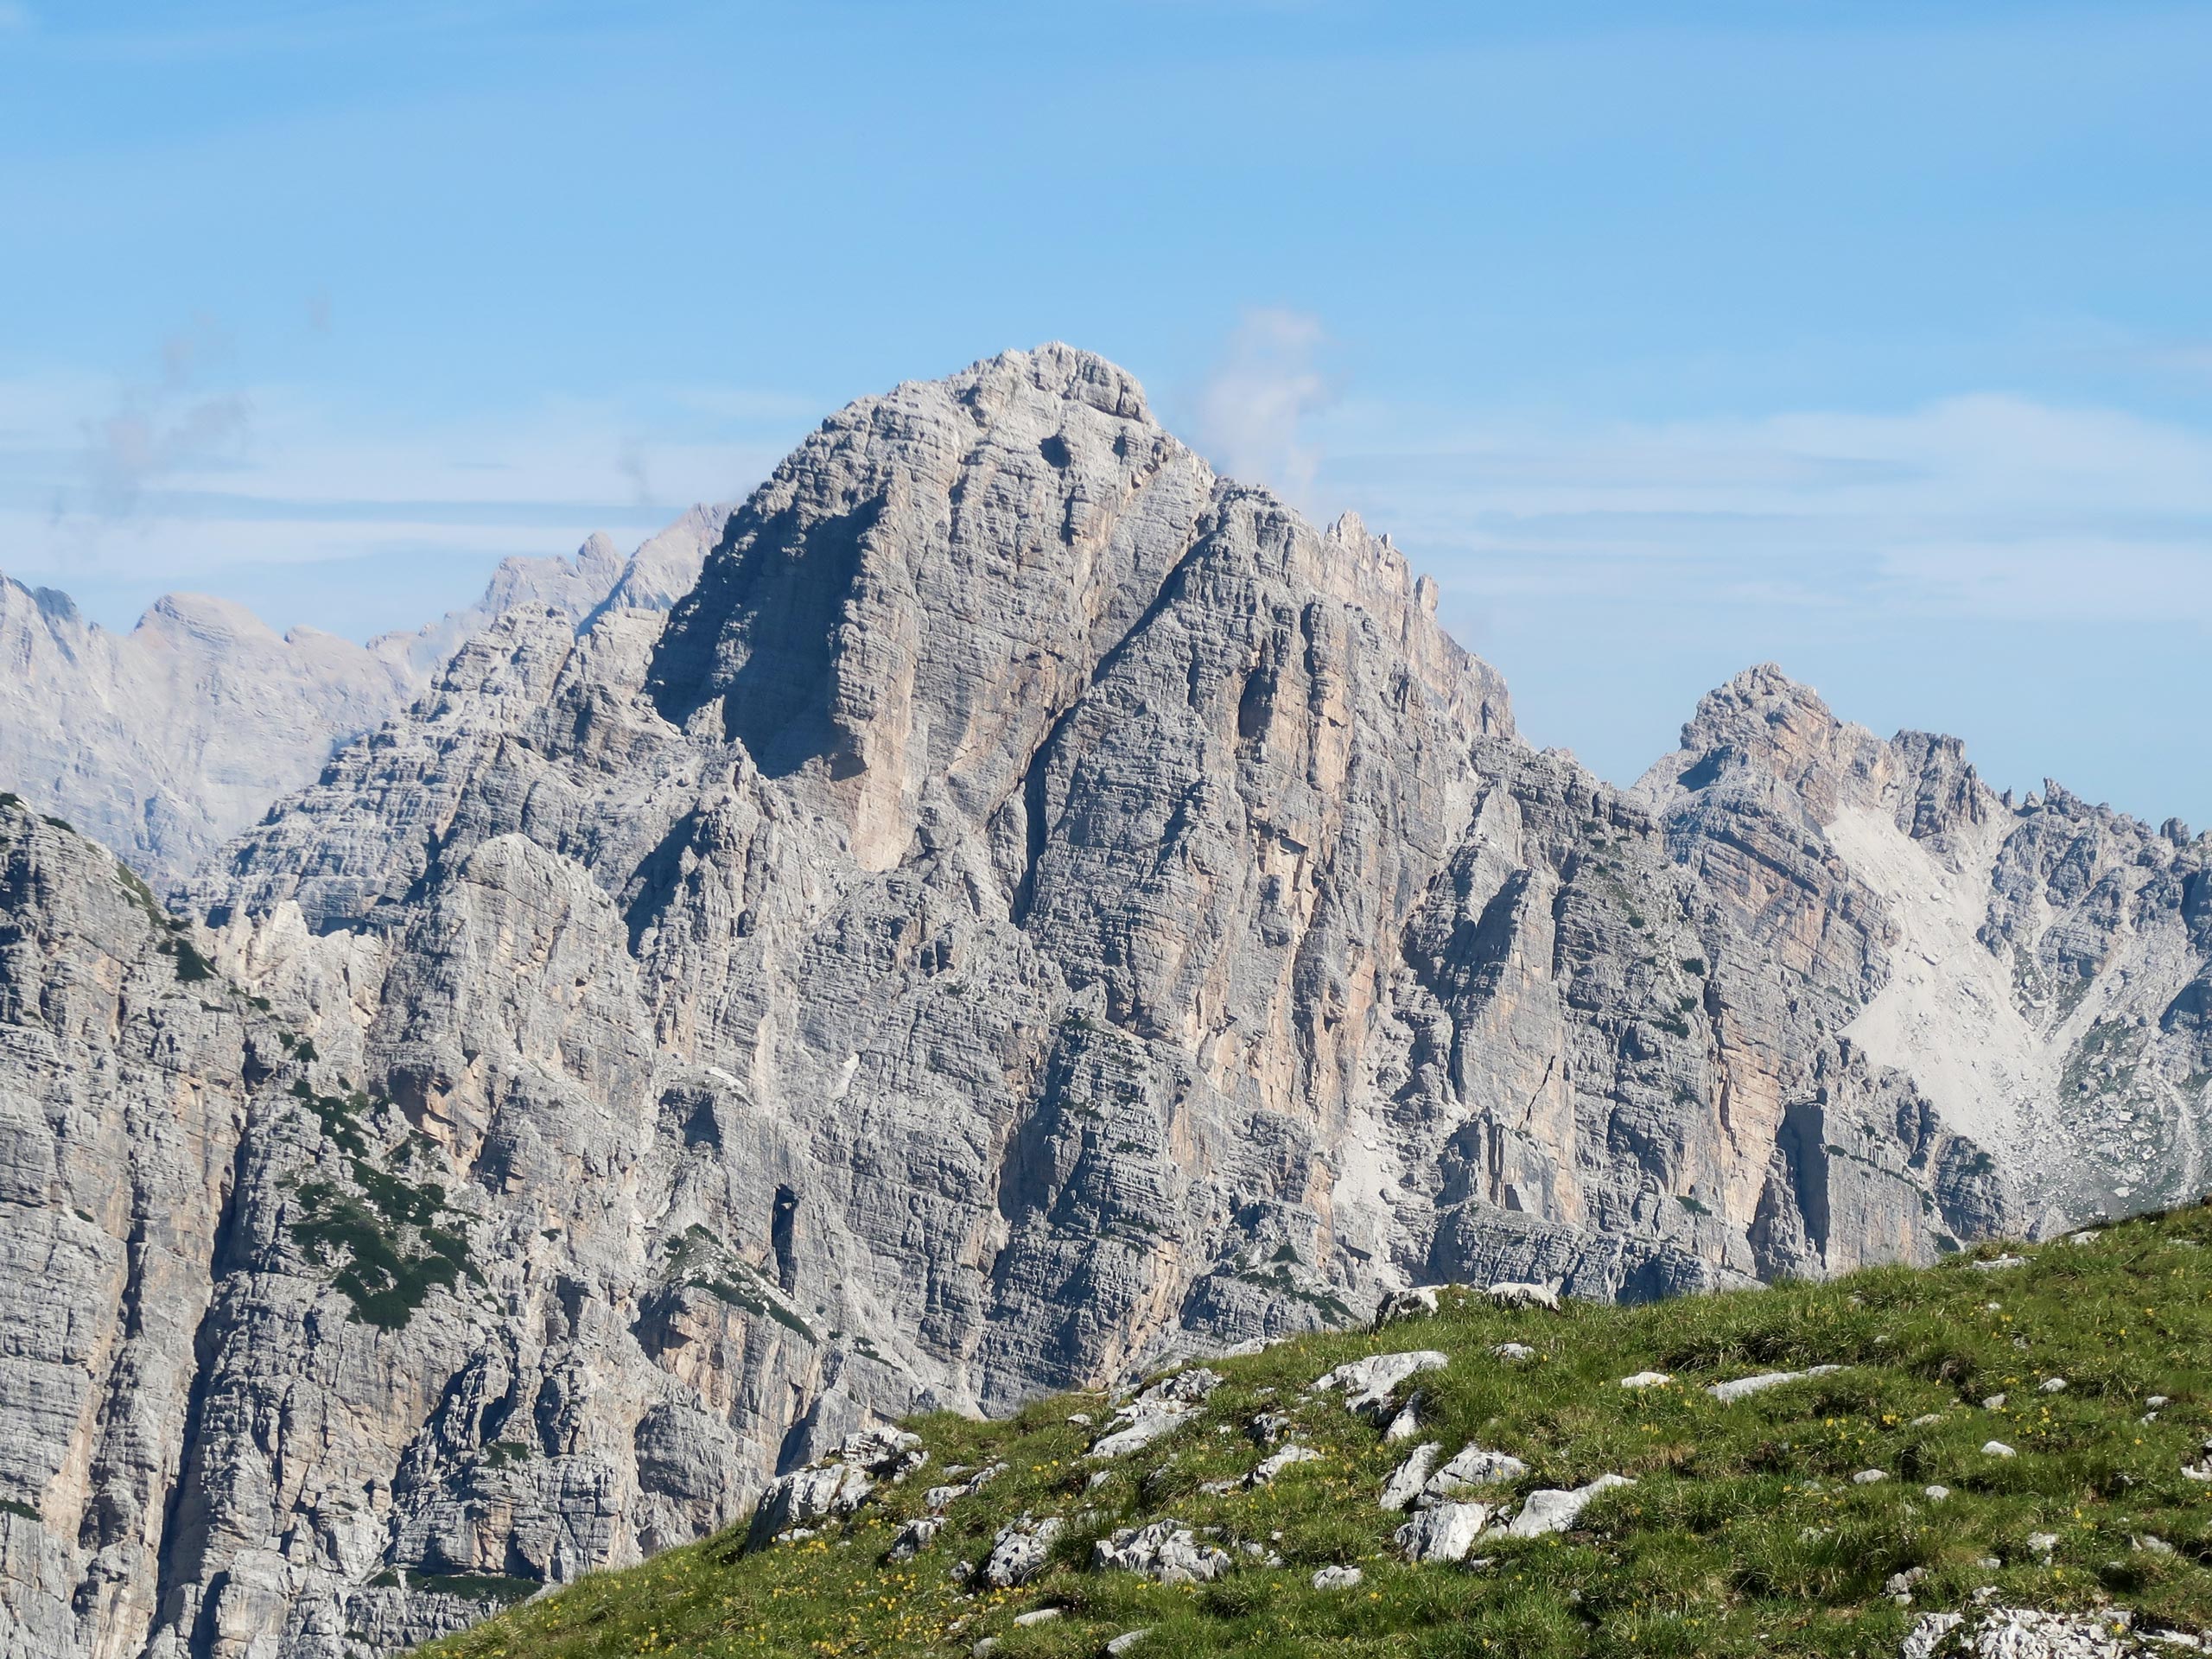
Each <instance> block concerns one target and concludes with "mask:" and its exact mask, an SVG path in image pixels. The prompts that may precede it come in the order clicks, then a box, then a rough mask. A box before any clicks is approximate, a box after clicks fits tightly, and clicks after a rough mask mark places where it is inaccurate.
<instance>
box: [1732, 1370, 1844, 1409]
mask: <svg viewBox="0 0 2212 1659" xmlns="http://www.w3.org/2000/svg"><path fill="white" fill-rule="evenodd" d="M1842 1369H1843V1367H1842V1366H1840V1365H1815V1366H1812V1367H1810V1368H1808V1370H1802V1371H1761V1372H1760V1373H1759V1374H1758V1376H1739V1377H1738V1378H1736V1379H1735V1380H1734V1381H1733V1382H1731V1383H1714V1384H1713V1386H1712V1387H1710V1388H1708V1389H1706V1392H1707V1394H1709V1395H1712V1396H1713V1398H1714V1399H1716V1400H1718V1401H1719V1402H1720V1403H1721V1404H1723V1405H1726V1404H1727V1403H1729V1402H1731V1401H1733V1400H1742V1399H1745V1398H1747V1397H1748V1396H1750V1395H1754V1394H1764V1393H1765V1392H1766V1391H1767V1390H1768V1389H1778V1388H1780V1387H1781V1386H1782V1385H1783V1383H1802V1382H1803V1381H1804V1380H1805V1379H1806V1378H1807V1377H1808V1376H1827V1375H1828V1374H1829V1373H1830V1372H1832V1371H1840V1370H1842Z"/></svg>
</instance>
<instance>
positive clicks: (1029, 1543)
mask: <svg viewBox="0 0 2212 1659" xmlns="http://www.w3.org/2000/svg"><path fill="white" fill-rule="evenodd" d="M1064 1525H1065V1523H1064V1522H1062V1521H1061V1520H1060V1517H1059V1516H1057V1515H1048V1516H1046V1517H1045V1518H1044V1519H1043V1520H1041V1521H1032V1520H1031V1519H1030V1518H1029V1517H1028V1516H1022V1517H1021V1519H1020V1520H1019V1521H1014V1522H1008V1523H1007V1525H1005V1526H1003V1527H1001V1528H1000V1529H998V1533H997V1535H995V1537H993V1538H992V1540H991V1553H990V1554H989V1555H988V1556H987V1557H986V1558H985V1559H984V1561H983V1573H982V1577H983V1582H984V1583H985V1584H988V1585H989V1586H991V1587H992V1588H993V1589H994V1590H1014V1589H1019V1588H1020V1586H1023V1585H1025V1584H1027V1583H1028V1582H1029V1580H1032V1579H1033V1578H1035V1577H1036V1576H1037V1575H1038V1574H1039V1573H1042V1572H1043V1571H1044V1570H1045V1567H1046V1563H1047V1562H1048V1561H1050V1560H1052V1544H1053V1541H1054V1540H1056V1539H1058V1537H1059V1535H1060V1533H1061V1531H1062V1529H1063V1527H1064Z"/></svg>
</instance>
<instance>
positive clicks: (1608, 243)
mask: <svg viewBox="0 0 2212 1659" xmlns="http://www.w3.org/2000/svg"><path fill="white" fill-rule="evenodd" d="M617 20H619V21H617ZM2208 181H2212V8H2207V7H2204V6H2202V5H2197V6H2190V7H2153V6H2140V5H2133V4H2129V3H2126V0H2102V3H2099V4H2095V5H2094V6H2093V5H2088V4H2067V5H2058V4H2042V5H2038V4H2035V3H2029V0H2018V3H2010V4H2003V5H1999V4H1986V5H1985V4H1980V3H1952V4H1929V3H1919V4H1910V5H1908V4H1901V3H1887V0H1858V3H1850V4H1843V3H1835V4H1827V3H1815V0H1802V3H1790V0H1766V3H1761V4H1740V5H1729V4H1704V5H1700V4H1679V5H1671V6H1651V5H1648V4H1646V5H1642V6H1628V5H1621V6H1611V5H1597V4H1591V5H1576V4H1573V3H1554V4H1549V5H1546V6H1542V7H1533V6H1532V7H1520V8H1504V7H1477V6H1467V5H1465V4H1454V5H1435V6H1430V5H1420V4H1394V5H1383V4H1355V3H1331V0H1308V3H1292V0H1285V3H1262V0H1243V3H1238V0H1056V3H1053V4H1050V5H1038V4H1033V3H1022V4H1005V5H995V4H950V3H941V4H930V3H920V0H906V3H899V4H888V3H880V4H879V3H848V0H807V3H804V4H791V5H772V4H753V5H748V4H729V3H725V4H711V5H709V4H696V5H694V4H677V3H664V4H653V3H643V4H637V5H628V6H623V7H613V6H598V7H583V6H563V5H545V4H541V5H529V6H524V5H519V4H509V3H499V0H482V3H467V0H456V3H449V4H443V5H435V6H433V5H421V4H412V3H408V0H384V3H378V4H360V5H325V4H316V3H308V0H295V3H289V4H277V3H253V4H247V3H222V0H209V3H201V4H196V5H192V6H177V5H175V4H142V3H127V0H68V3H67V4H64V3H60V0H0V317H4V318H5V319H6V322H5V325H4V326H0V569H4V570H6V571H7V572H8V573H9V574H10V575H15V576H16V577H18V578H19V579H22V580H25V581H29V582H43V583H47V584H49V585H53V586H58V587H62V588H67V589H68V590H70V591H71V592H73V593H74V594H77V595H78V596H79V599H80V600H81V601H83V602H84V603H85V604H86V607H87V608H88V609H90V610H91V611H92V613H94V614H95V615H97V616H99V617H100V618H101V619H102V620H105V621H107V622H109V623H111V624H113V625H117V626H127V625H128V624H129V622H130V620H132V618H133V617H134V616H135V615H136V613H137V610H138V609H139V608H140V607H142V606H143V604H144V602H145V601H147V600H148V599H149V598H151V597H152V596H153V595H154V594H157V593H158V592H160V591H162V589H164V588H194V589H198V590H200V591H206V592H214V593H219V594H228V595H232V596H234V597H238V598H242V599H245V600H246V601H249V602H251V603H252V604H254V605H255V606H256V607H257V608H258V609H260V610H261V611H262V612H263V613H264V615H266V616H267V617H268V618H269V619H270V620H271V621H272V622H275V623H277V624H278V625H279V626H283V625H289V624H292V623H296V622H305V623H309V624H313V625H315V626H322V627H327V628H330V629H332V630H334V631H336V632H346V633H352V634H354V635H357V636H361V635H365V634H367V633H368V632H373V631H374V630H376V629H378V628H382V627H387V626H401V625H404V624H408V623H411V622H414V621H418V620H422V619H423V618H425V617H427V616H428V615H430V614H432V613H436V612H438V611H441V610H442V609H444V608H446V607H449V606H452V605H454V604H457V603H460V602H461V601H464V600H465V599H466V598H467V597H468V596H469V595H470V594H471V593H472V591H473V590H474V588H475V587H476V586H477V585H478V584H479V583H480V581H481V580H482V577H483V575H484V574H485V573H486V570H487V569H488V568H489V566H490V564H491V563H493V561H494V560H496V559H497V558H498V557H499V556H501V555H503V554H505V553H508V552H515V551H528V552H558V551H565V550H569V548H572V547H573V546H574V545H575V543H577V542H578V541H579V540H581V539H582V537H583V535H584V534H585V533H587V532H588V531H591V530H593V529H595V528H604V529H607V530H608V531H611V532H613V533H614V534H615V535H616V536H617V537H618V538H629V539H636V538H639V537H642V536H643V535H644V534H645V533H646V532H647V531H650V530H652V528H654V527H655V526H657V525H658V524H660V523H662V522H664V521H665V520H666V519H668V518H671V517H672V516H673V515H674V514H675V513H676V512H677V511H679V510H680V509H681V508H682V507H683V506H684V505H688V504H689V503H690V502H691V501H692V500H695V499H716V498H728V497H732V496H735V495H738V494H741V493H743V492H744V490H746V489H747V487H749V486H751V485H752V484H753V483H754V482H756V481H757V480H759V479H760V477H761V476H762V475H763V474H764V473H765V472H766V469H767V467H769V466H771V465H772V463H773V461H774V460H775V459H776V457H777V456H778V455H779V454H781V453H782V452H783V451H784V450H785V448H788V447H789V445H790V444H791V442H793V441H794V440H795V439H796V438H797V437H798V435H801V434H803V433H804V431H805V430H806V429H808V428H809V427H810V426H811V425H812V424H813V423H814V422H815V421H817V419H819V418H820V416H822V414H823V413H824V412H826V411H827V410H829V409H830V408H832V407H834V406H835V405H836V404H839V403H841V402H842V401H844V400H845V399H847V398H849V397H855V396H858V395H861V394H863V393H866V392H868V391H874V390H879V389H880V388H882V387H884V386H886V385H889V384H891V383H892V382H893V381H895V380H898V379H899V378H906V377H911V376H922V375H933V374H939V373H944V372H949V371H950V370H952V369H954V368H957V367H958V366H960V365H963V364H964V363H966V362H968V361H969V360H971V359H975V358H976V357H979V356H982V355H985V354H987V353H989V352H992V351H995V350H997V349H999V348H1001V347H1002V346H1012V345H1029V344H1034V343H1036V342H1038V341H1040V340H1046V339H1052V338H1061V339H1066V340H1071V341H1074V342H1076V343H1077V344H1079V345H1083V346H1089V347H1090V348H1092V349H1094V350H1097V351H1101V352H1103V353H1107V354H1108V355H1109V356H1111V357H1113V358H1115V359H1116V360H1118V361H1120V362H1122V363H1123V364H1124V365H1127V366H1128V367H1129V368H1130V369H1132V370H1133V371H1135V372H1136V373H1137V374H1138V375H1139V376H1140V377H1141V378H1143V379H1144V380H1145V382H1146V384H1147V386H1148V387H1149V388H1150V390H1151V391H1152V393H1153V396H1154V402H1155V404H1156V405H1157V406H1158V407H1159V408H1160V410H1161V411H1162V413H1163V414H1164V415H1165V416H1166V417H1167V418H1168V419H1169V420H1170V422H1171V423H1173V424H1174V425H1175V426H1176V427H1177V428H1178V429H1179V430H1181V431H1183V432H1184V433H1185V435H1187V436H1190V437H1191V438H1192V439H1193V440H1194V441H1195V442H1198V444H1199V446H1200V447H1201V448H1204V449H1205V450H1206V451H1207V452H1208V453H1209V454H1210V455H1211V456H1212V457H1213V458H1214V459H1215V460H1216V461H1217V462H1218V463H1221V464H1224V465H1225V466H1227V467H1230V468H1231V469H1232V470H1235V471H1236V472H1238V473H1240V474H1243V475H1249V476H1255V477H1257V478H1260V479H1262V480H1265V481H1268V482H1271V483H1274V485H1275V486H1277V487H1279V488H1281V489H1282V490H1284V491H1285V493H1287V494H1289V495H1290V496H1291V497H1292V498H1293V499H1295V500H1297V501H1298V502H1299V503H1300V505H1302V506H1305V507H1306V508H1307V509H1308V510H1309V511H1311V512H1314V513H1316V514H1319V515H1324V516H1326V515H1332V514H1334V513H1335V512H1338V511H1341V510H1343V509H1345V508H1352V509H1356V510H1357V511H1358V512H1360V513H1361V514H1362V516H1363V517H1364V518H1366V519H1367V520H1368V521H1369V522H1370V524H1372V525H1374V526H1375V527H1376V528H1378V529H1388V530H1390V531H1394V532H1395V537H1396V539H1397V540H1398V541H1399V542H1400V543H1401V544H1402V545H1403V546H1404V547H1406V548H1407V549H1408V551H1409V553H1410V554H1411V555H1412V556H1413V557H1414V561H1415V563H1417V564H1418V565H1420V566H1421V567H1422V568H1424V569H1430V570H1433V572H1434V573H1435V574H1436V575H1438V577H1439V579H1440V581H1441V582H1442V583H1443V584H1444V588H1445V591H1446V598H1445V601H1444V613H1445V615H1446V620H1447V621H1448V622H1449V623H1450V624H1451V625H1452V627H1453V629H1454V631H1455V632H1458V633H1459V636H1460V638H1461V639H1464V640H1465V642H1466V643H1467V644H1469V645H1471V646H1472V647H1474V648H1475V649H1477V650H1478V651H1480V652H1483V653H1484V655H1486V656H1488V657H1490V658H1491V659H1492V660H1494V661H1495V662H1497V664H1499V666H1500V667H1501V668H1503V670H1504V671H1505V673H1506V674H1507V676H1508V678H1509V680H1510V683H1511V684H1512V686H1513V688H1514V691H1515V694H1516V701H1517V703H1518V705H1519V708H1520V712H1521V718H1522V724H1523V727H1524V728H1525V729H1526V730H1527V731H1528V733H1529V735H1530V736H1531V737H1532V738H1534V739H1535V741H1539V742H1545V743H1557V744H1561V745H1565V746H1567V747H1573V749H1575V750H1576V752H1577V753H1580V755H1582V756H1583V758H1584V759H1585V760H1588V761H1589V762H1591V763H1592V765H1593V766H1596V767H1597V768H1598V769H1599V771H1601V772H1605V774H1606V775H1608V776H1611V777H1613V778H1615V779H1622V780H1625V779H1629V778H1631V777H1633V776H1634V774H1635V773H1636V772H1638V771H1639V770H1641V768H1642V766H1643V765H1644V764H1645V763H1646V762H1647V761H1648V760H1650V759H1651V758H1653V757H1654V756H1656V754H1658V753H1662V752H1663V751H1664V750H1665V749H1666V748H1667V747H1669V746H1670V744H1671V741H1672V739H1673V734H1674V728H1675V726H1677V725H1678V724H1679V723H1680V721H1681V720H1682V719H1683V718H1684V717H1685V716H1686V715H1688V712H1689V709H1690V708H1691V707H1692V705H1693V704H1694V701H1695V699H1696V696H1698V694H1699V693H1700V691H1701V690H1704V689H1705V688H1707V686H1710V685H1712V684H1713V683H1717V682H1718V681H1719V680H1721V679H1723V678H1725V677H1726V676H1727V675H1728V674H1730V673H1732V671H1735V670H1736V669H1738V668H1739V667H1741V666H1743V665H1744V664H1746V663H1749V662H1751V661H1754V660H1758V659H1760V658H1775V659H1777V660H1779V661H1780V662H1782V663H1783V665H1784V666H1785V667H1786V668H1788V669H1789V671H1791V672H1792V673H1794V674H1796V676H1798V677H1800V678H1802V679H1804V680H1807V681H1808V682H1810V683H1813V684H1815V685H1817V686H1818V687H1820V688H1821V690H1822V691H1823V692H1824V693H1825V694H1826V695H1827V696H1828V697H1829V699H1830V701H1831V702H1833V703H1834V704H1835V706H1836V707H1837V708H1838V709H1839V710H1840V711H1841V712H1843V713H1845V714H1847V715H1850V716H1852V717H1853V718H1856V719H1859V720H1861V721H1865V722H1866V723H1867V724H1869V725H1872V726H1873V727H1875V728H1877V729H1878V730H1882V731H1884V732H1887V731H1889V730H1892V729H1895V728H1897V727H1899V726H1904V725H1914V726H1922V727H1931V728H1940V729H1947V730H1951V731H1955V732H1957V733H1958V734H1961V735H1962V736H1964V737H1965V738H1966V739H1967V741H1968V743H1969V745H1970V747H1971V750H1972V752H1973V753H1974V755H1975V756H1976V758H1977V759H1978V760H1980V762H1981V764H1982V766H1983V769H1984V771H1985V772H1986V774H1987V775H1989V776H1990V777H1991V778H1992V779H1993V780H1994V781H1996V782H1998V783H1999V784H2000V785H2018V786H2023V787H2028V786H2033V785H2036V784H2037V783H2038V782H2039V780H2040V779H2042V778H2043V777H2044V775H2045V774H2046V773H2048V774H2050V775H2052V776H2056V777H2057V778H2059V779H2063V780H2064V781H2066V782H2067V783H2069V785H2071V786H2072V787H2074V788H2075V790H2077V791H2079V792H2082V793H2083V794H2086V795H2088V796H2089V797H2091V798H2096V799H2108V800H2110V801H2112V802H2113V804H2116V805H2119V806H2121V807H2124V808H2126V809H2127V810H2131V811H2134V812H2136V813H2138V814H2139V815H2142V816H2145V817H2150V818H2152V820H2154V821H2155V820H2156V819H2158V818H2159V817H2164V815H2166V814H2168V813H2170V812H2171V813H2178V814H2181V815H2182V816H2183V817H2187V818H2189V819H2190V820H2191V821H2192V822H2193V823H2196V824H2198V825H2200V826H2202V825H2203V824H2205V823H2212V719H2208V702H2212V700H2209V699H2208V696H2207V693H2208V690H2212V676H2208V673H2207V670H2206V661H2207V656H2208V652H2207V646H2208V643H2212V315H2208V312H2212V216H2209V215H2208V209H2209V208H2212V184H2208Z"/></svg>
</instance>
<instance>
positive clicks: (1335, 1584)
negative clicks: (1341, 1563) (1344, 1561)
mask: <svg viewBox="0 0 2212 1659" xmlns="http://www.w3.org/2000/svg"><path fill="white" fill-rule="evenodd" d="M1366 1576H1367V1575H1366V1574H1365V1573H1362V1572H1361V1571H1360V1570H1359V1569H1358V1568H1357V1567H1323V1568H1322V1569H1321V1570H1320V1571H1319V1573H1315V1574H1314V1575H1313V1587H1314V1588H1315V1589H1316V1590H1349V1589H1351V1587H1352V1586H1354V1585H1356V1584H1357V1583H1358V1582H1359V1581H1360V1580H1362V1579H1363V1578H1365V1577H1366Z"/></svg>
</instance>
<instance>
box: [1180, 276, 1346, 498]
mask: <svg viewBox="0 0 2212 1659" xmlns="http://www.w3.org/2000/svg"><path fill="white" fill-rule="evenodd" d="M1325 339H1326V336H1325V334H1324V333H1323V331H1322V327H1321V322H1320V319H1319V318H1318V317H1314V316H1311V315H1307V314H1306V313H1305V312H1302V311H1290V310H1283V309H1280V308H1260V309H1255V310H1249V311H1247V312H1246V313H1245V314H1244V316H1243V320H1242V321H1240V322H1239V323H1238V324H1237V326H1236V332H1235V333H1234V334H1231V335H1230V339H1229V341H1228V344H1227V346H1226V347H1225V348H1224V351H1223V353H1222V356H1221V359H1220V360H1219V361H1218V362H1217V363H1216V364H1215V365H1214V367H1213V370H1212V372H1211V373H1210V374H1209V375H1208V376H1207V377H1206V379H1205V384H1204V385H1202V386H1201V387H1200V388H1199V390H1198V397H1197V399H1196V403H1195V407H1194V409H1193V411H1192V414H1193V426H1192V441H1193V442H1195V443H1196V444H1197V445H1198V448H1199V450H1200V451H1201V452H1202V453H1203V454H1205V455H1206V457H1207V458H1208V459H1209V460H1211V461H1212V462H1213V463H1214V466H1215V467H1216V468H1217V470H1219V471H1221V472H1224V473H1226V474H1228V475H1229V476H1230V477H1231V478H1235V479H1238V480H1243V482H1246V483H1250V484H1265V485H1268V486H1272V487H1273V488H1274V489H1275V490H1276V491H1278V492H1279V493H1281V494H1283V495H1285V496H1287V497H1288V498H1289V499H1291V500H1293V501H1294V502H1296V503H1297V504H1298V505H1301V506H1308V505H1311V503H1312V498H1313V480H1314V476H1315V474H1316V472H1317V471H1318V469H1319V466H1320V461H1321V455H1320V451H1319V449H1318V448H1316V447H1315V445H1314V444H1313V442H1311V440H1310V438H1309V437H1308V435H1307V430H1306V429H1307V426H1308V423H1310V422H1311V421H1312V419H1313V416H1316V415H1318V414H1319V413H1320V412H1321V411H1322V410H1325V409H1326V408H1327V407H1328V406H1329V405H1330V404H1331V403H1332V401H1333V393H1332V388H1331V386H1330V384H1329V381H1328V378H1327V377H1326V376H1325V375H1324V374H1323V373H1322V372H1321V370H1320V367H1319V354H1320V351H1321V347H1322V346H1323V344H1324V342H1325Z"/></svg>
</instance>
